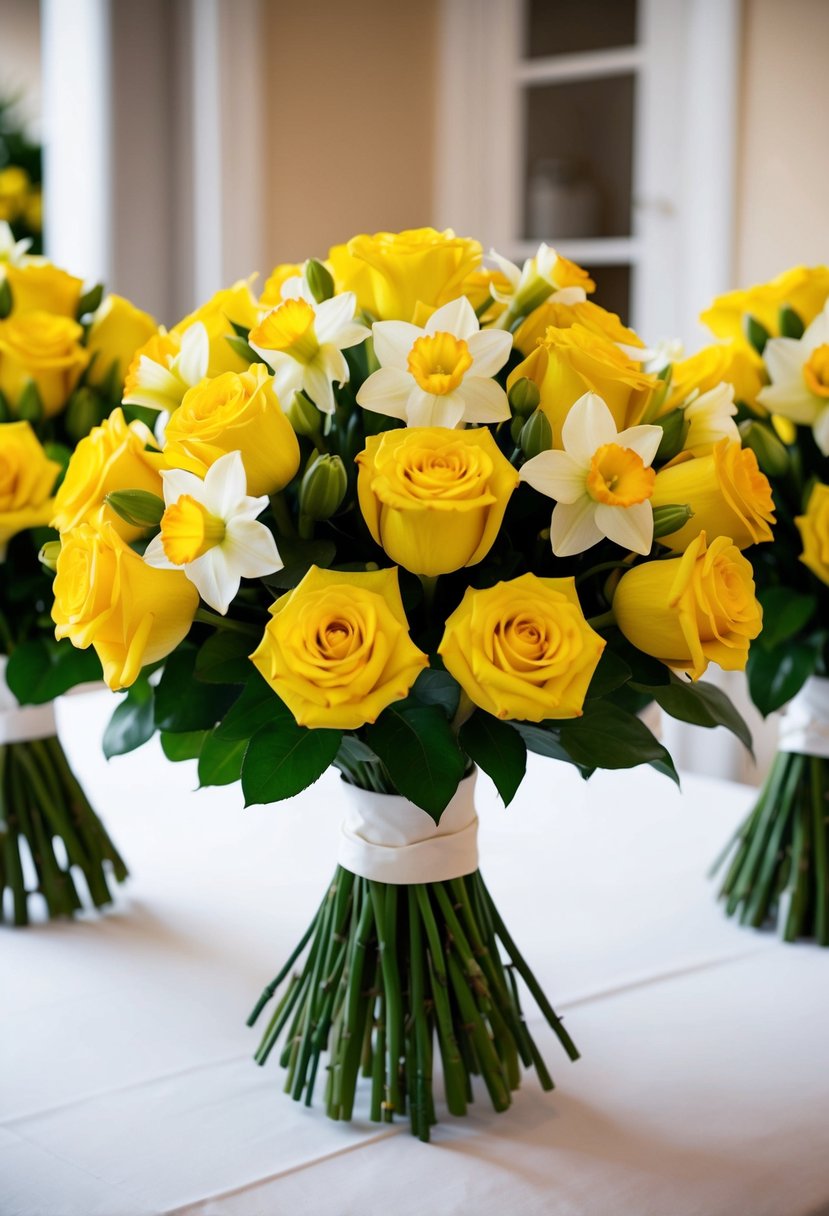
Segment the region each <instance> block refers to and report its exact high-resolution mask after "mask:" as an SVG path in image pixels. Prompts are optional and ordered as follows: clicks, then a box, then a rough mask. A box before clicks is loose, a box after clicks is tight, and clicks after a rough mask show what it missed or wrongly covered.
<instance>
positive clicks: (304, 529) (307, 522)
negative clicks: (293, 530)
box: [299, 512, 314, 540]
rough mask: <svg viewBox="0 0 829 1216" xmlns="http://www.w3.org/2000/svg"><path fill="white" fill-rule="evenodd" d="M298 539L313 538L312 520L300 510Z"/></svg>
mask: <svg viewBox="0 0 829 1216" xmlns="http://www.w3.org/2000/svg"><path fill="white" fill-rule="evenodd" d="M299 539H300V540H313V539H314V520H313V519H312V518H311V516H310V515H306V514H305V513H304V512H300V516H299Z"/></svg>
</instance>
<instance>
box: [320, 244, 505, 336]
mask: <svg viewBox="0 0 829 1216" xmlns="http://www.w3.org/2000/svg"><path fill="white" fill-rule="evenodd" d="M481 254H482V250H481V246H480V244H479V243H478V242H477V241H473V240H470V239H469V238H467V237H460V236H455V234H454V232H453V231H452V229H451V228H447V229H446V231H445V232H437V231H436V230H435V229H434V228H413V229H409V230H408V231H406V232H376V233H375V234H374V236H366V235H363V236H355V237H352V239H351V240H350V241H349V242H348V244H347V245H335V246H334V248H333V249H331V251H330V252H329V254H328V261H329V265H330V267H331V271H332V274H333V275H334V281H335V282H336V285H337V290H338V291H353V292H354V293H355V295H356V296H357V303H358V304H359V306H360V308H363V309H365V310H366V311H367V312H370V313H372V314H373V316H375V317H378V318H379V319H380V320H381V321H412V320H413V319H414V317H415V314H416V311H417V310H418V305H420V306H421V311H420V312H419V313H418V315H419V316H420V317H421V318H422V317H423V316H424V312H423V311H422V310H424V309H425V310H426V311H425V315H426V316H428V315H429V312H430V311H433V310H434V309H435V308H440V306H441V305H442V304H448V303H449V301H450V300H454V299H456V298H457V297H458V296H460V295H461V293H462V290H463V286H462V285H463V282H464V280H465V279H466V277H467V275H468V274H469V273H470V272H471V271H473V270H477V268H478V267H479V266H480V263H481Z"/></svg>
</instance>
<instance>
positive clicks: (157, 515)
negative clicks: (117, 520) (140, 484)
mask: <svg viewBox="0 0 829 1216" xmlns="http://www.w3.org/2000/svg"><path fill="white" fill-rule="evenodd" d="M104 502H105V503H106V505H107V506H108V507H111V508H112V510H113V511H114V512H115V514H116V515H120V517H121V519H123V520H124V521H125V522H126V523H128V524H130V525H131V526H132V527H133V528H157V527H158V525H159V524H160V523H161V517H162V515H163V514H164V499H163V498H159V497H158V495H157V494H151V493H150V491H149V490H113V492H112V493H111V494H107V496H106V498H105V499H104Z"/></svg>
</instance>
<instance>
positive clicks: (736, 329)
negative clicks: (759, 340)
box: [700, 266, 829, 345]
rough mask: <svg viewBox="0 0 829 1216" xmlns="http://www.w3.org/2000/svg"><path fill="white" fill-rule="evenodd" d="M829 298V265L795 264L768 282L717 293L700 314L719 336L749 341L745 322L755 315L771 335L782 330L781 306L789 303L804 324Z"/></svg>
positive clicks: (744, 342)
mask: <svg viewBox="0 0 829 1216" xmlns="http://www.w3.org/2000/svg"><path fill="white" fill-rule="evenodd" d="M827 298H829V266H811V267H808V266H794V267H792V269H791V270H786V271H784V272H783V274H779V275H778V276H777V278H776V279H772V280H771V282H769V283H760V284H757V285H756V286H755V287H748V288H744V289H740V290H739V291H729V292H726V294H725V295H722V296H717V298H716V300H715V301H714V303H713V304H712V305H711V306H710V308H707V309H706V310H705V312H703V313H701V314H700V320H701V321H702V323H703V325H707V326H708V328H709V329H710V330H711V331H712V332H713V333H715V334H716V335H717V337H718V338H734V339H736V341H738V342H740V343H742V344H744V345H747V339H746V336H745V329H744V322H745V318H746V316H747V315H750V316H752V317H754V318H755V319H756V320H758V321H759V322H760V324H761V325H763V326H765V328H766V329H767V330H768V332H769V333H770V334H772V335H777V334H779V333H780V309H781V308H782V307H783V306H784V305H786V306H788V307H789V308H792V309H793V310H794V311H795V312H796V313H797V315H798V317H800V320H801V321H802V322H803V324H804V326H806V325H809V323H810V322H811V321H814V319H815V317H816V316H817V315H818V313H819V312H820V310H821V309H822V308H823V305H824V304H825V303H826V300H827Z"/></svg>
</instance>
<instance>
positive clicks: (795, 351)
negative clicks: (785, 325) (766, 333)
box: [763, 338, 809, 384]
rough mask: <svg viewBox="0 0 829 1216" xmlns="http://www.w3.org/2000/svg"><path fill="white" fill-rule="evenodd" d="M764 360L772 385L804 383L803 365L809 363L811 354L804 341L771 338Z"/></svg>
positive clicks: (764, 352)
mask: <svg viewBox="0 0 829 1216" xmlns="http://www.w3.org/2000/svg"><path fill="white" fill-rule="evenodd" d="M763 359H764V360H765V364H766V368H767V369H768V373H769V376H770V378H771V382H772V384H778V383H789V382H790V381H791V382H793V383H800V384H802V383H803V364H804V363H806V362H808V359H809V352H808V351H807V350H806V349H805V347H804V345H803V341H802V340H798V339H797V338H770V339H769V341H768V342H767V343H766V347H765V350H764V351H763Z"/></svg>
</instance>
